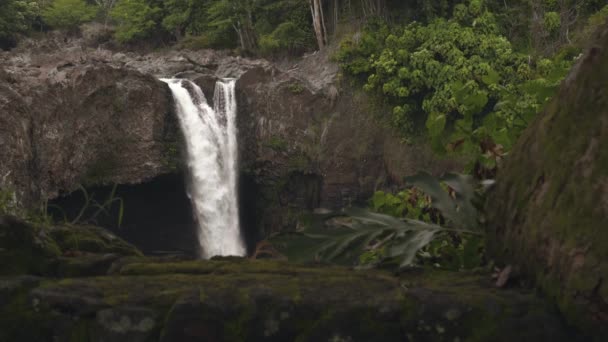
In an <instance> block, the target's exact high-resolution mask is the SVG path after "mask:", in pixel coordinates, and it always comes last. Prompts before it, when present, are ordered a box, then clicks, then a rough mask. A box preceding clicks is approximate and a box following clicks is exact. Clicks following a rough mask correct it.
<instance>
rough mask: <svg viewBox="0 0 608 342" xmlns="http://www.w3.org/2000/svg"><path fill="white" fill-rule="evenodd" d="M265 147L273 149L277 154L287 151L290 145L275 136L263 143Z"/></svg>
mask: <svg viewBox="0 0 608 342" xmlns="http://www.w3.org/2000/svg"><path fill="white" fill-rule="evenodd" d="M262 145H263V146H265V147H268V148H271V149H273V150H275V151H277V152H284V151H287V148H288V143H287V141H286V140H285V139H283V138H282V137H280V136H277V135H273V136H272V137H270V138H269V139H268V140H266V141H264V142H263V143H262Z"/></svg>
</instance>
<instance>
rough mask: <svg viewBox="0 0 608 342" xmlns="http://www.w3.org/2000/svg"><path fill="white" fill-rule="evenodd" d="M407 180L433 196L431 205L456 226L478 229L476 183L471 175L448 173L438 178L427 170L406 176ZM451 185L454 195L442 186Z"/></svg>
mask: <svg viewBox="0 0 608 342" xmlns="http://www.w3.org/2000/svg"><path fill="white" fill-rule="evenodd" d="M405 181H406V182H407V183H408V184H411V185H413V186H415V187H417V188H419V189H421V190H422V191H423V192H424V193H426V194H427V195H429V196H430V197H431V206H432V207H433V208H436V209H437V210H439V211H440V212H441V214H442V215H443V216H444V217H445V218H446V219H447V220H449V222H450V224H451V225H452V226H453V227H454V228H458V229H467V230H476V229H477V228H478V223H477V210H476V209H475V207H474V205H473V200H474V197H475V185H474V182H473V178H472V177H471V176H465V175H459V174H446V175H445V176H444V177H442V178H440V179H437V178H435V177H433V176H431V175H429V174H428V173H426V172H421V173H418V174H417V175H415V176H411V177H406V178H405ZM442 183H444V184H446V185H447V186H449V187H450V188H451V189H452V190H453V191H454V195H451V194H450V193H449V192H448V190H447V189H446V188H445V187H444V186H442Z"/></svg>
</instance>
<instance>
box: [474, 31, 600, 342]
mask: <svg viewBox="0 0 608 342" xmlns="http://www.w3.org/2000/svg"><path fill="white" fill-rule="evenodd" d="M607 146H608V24H607V25H605V27H604V28H603V29H602V30H600V31H599V32H597V34H596V37H595V41H594V42H593V44H592V45H591V46H590V48H589V49H588V50H587V51H586V52H585V54H584V55H583V56H582V57H580V59H579V62H578V63H577V65H576V66H575V67H574V69H573V70H572V72H571V74H570V75H569V76H568V78H567V79H566V80H565V81H564V83H563V84H562V86H561V89H560V91H559V94H558V95H557V96H556V97H555V99H553V101H552V102H551V103H550V104H549V105H548V106H547V108H546V109H545V110H544V112H543V113H542V114H540V115H539V116H538V118H537V119H536V121H535V122H534V123H533V124H532V125H531V127H529V129H528V130H527V131H526V133H525V134H524V136H522V138H521V139H520V141H519V142H518V144H517V146H515V147H514V149H513V151H512V152H511V155H510V156H509V158H508V160H507V161H506V163H505V165H504V167H503V168H502V169H501V170H500V174H499V176H498V178H497V186H496V189H494V191H493V192H492V193H491V194H490V196H489V197H488V201H487V204H486V209H487V212H488V223H489V226H488V233H489V235H488V236H489V238H488V248H489V251H490V253H491V254H494V256H495V257H496V258H497V259H499V260H501V261H504V262H505V263H511V264H516V265H518V266H519V268H520V269H521V271H522V273H523V275H525V276H527V277H529V278H530V279H532V280H533V281H535V282H536V284H538V286H539V287H540V288H541V289H542V291H543V292H544V293H545V294H546V295H547V296H549V297H550V298H552V299H554V300H555V301H556V302H557V303H558V305H559V308H560V309H561V310H562V312H563V313H564V315H565V316H566V318H567V319H568V321H569V322H570V323H571V324H574V325H577V326H579V327H581V328H582V329H584V330H585V331H586V333H588V334H589V335H590V336H592V337H593V338H594V339H595V340H598V341H606V340H608V281H607V280H608V153H607V152H606V147H607Z"/></svg>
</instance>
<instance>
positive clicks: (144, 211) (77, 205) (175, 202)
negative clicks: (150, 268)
mask: <svg viewBox="0 0 608 342" xmlns="http://www.w3.org/2000/svg"><path fill="white" fill-rule="evenodd" d="M113 188H114V186H96V187H89V188H85V189H84V190H85V191H83V190H77V191H74V192H72V193H70V194H67V195H65V196H61V197H59V198H56V199H53V200H51V201H49V203H48V204H49V213H50V214H51V215H52V216H53V218H54V219H55V220H56V221H59V222H61V221H64V220H66V219H67V221H68V222H70V221H72V220H74V219H76V218H77V217H78V216H79V214H80V212H81V211H82V208H83V207H84V206H85V203H86V201H87V200H86V198H87V197H89V199H90V200H91V201H90V203H89V205H88V206H87V208H86V209H85V210H84V211H83V212H82V215H81V217H80V219H79V221H80V222H81V223H90V224H94V225H98V226H101V227H104V228H107V229H109V230H110V231H112V232H113V233H115V234H116V235H118V236H119V237H121V238H123V239H125V240H126V241H128V242H130V243H132V244H133V245H135V246H136V247H138V248H139V249H141V250H142V252H144V254H147V255H184V256H187V257H196V256H197V255H199V243H198V237H197V224H196V222H195V220H194V217H193V213H192V204H191V203H190V199H189V198H188V195H187V192H186V183H185V180H184V176H183V175H180V174H170V175H162V176H158V177H156V178H154V179H152V180H150V181H148V182H146V183H142V184H136V185H124V184H120V185H117V186H116V189H115V194H114V196H113V199H114V200H113V201H112V203H111V205H110V204H108V205H105V206H104V210H100V208H99V207H98V206H96V205H95V202H93V200H94V201H96V202H97V203H99V204H100V205H101V206H103V205H104V203H105V202H108V199H109V198H110V195H111V193H112V190H113ZM121 201H122V208H123V210H122V211H123V213H122V219H120V202H121ZM119 221H121V222H120V226H119Z"/></svg>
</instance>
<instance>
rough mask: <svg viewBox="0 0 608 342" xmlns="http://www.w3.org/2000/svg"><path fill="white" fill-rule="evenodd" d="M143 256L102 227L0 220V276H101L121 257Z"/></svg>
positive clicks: (10, 219) (13, 218) (16, 219)
mask: <svg viewBox="0 0 608 342" xmlns="http://www.w3.org/2000/svg"><path fill="white" fill-rule="evenodd" d="M141 255H142V253H141V252H140V251H139V250H138V249H137V248H135V247H134V246H132V245H131V244H129V243H127V242H125V241H124V240H122V239H120V238H118V237H117V236H115V235H114V234H112V233H110V232H109V231H106V230H105V229H103V228H100V227H94V226H45V225H41V224H34V223H30V222H26V221H23V220H21V219H18V218H15V217H9V216H6V217H0V260H2V262H0V276H1V275H17V274H31V275H42V276H77V275H79V274H80V275H81V276H91V275H101V274H105V273H106V272H107V270H108V269H109V268H110V266H111V264H112V262H113V261H114V260H116V259H117V258H118V257H121V256H141Z"/></svg>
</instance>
